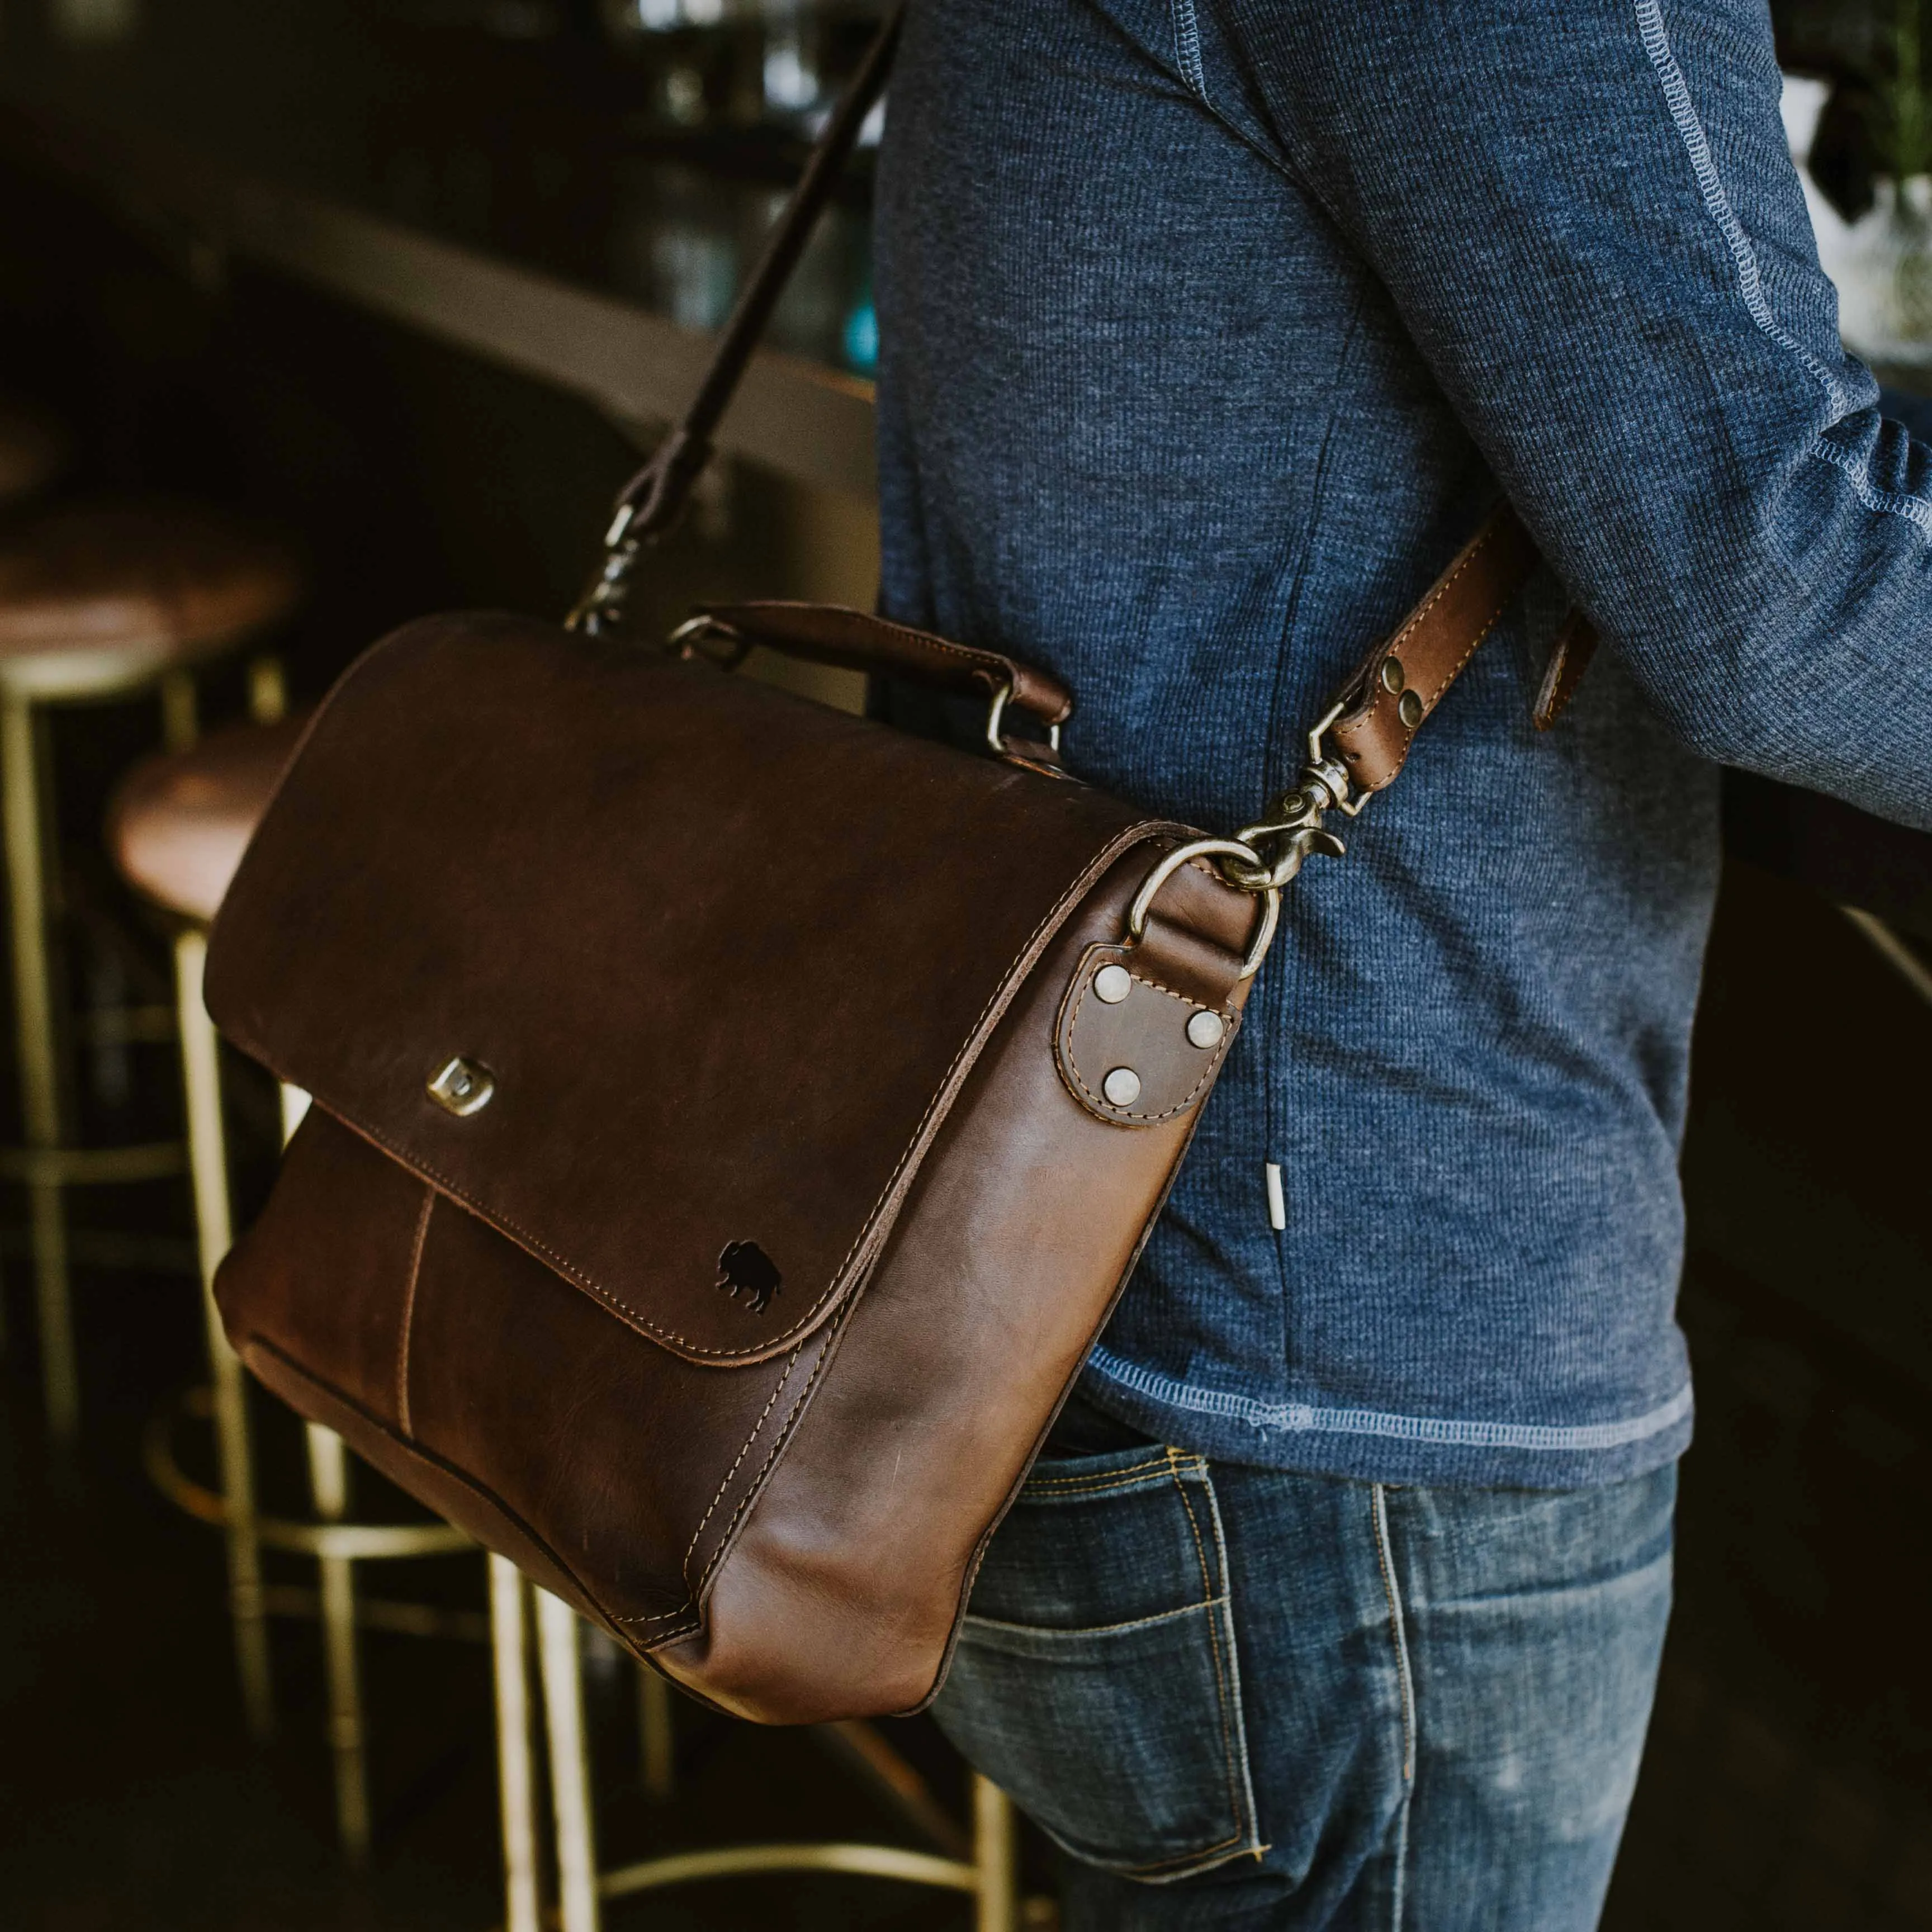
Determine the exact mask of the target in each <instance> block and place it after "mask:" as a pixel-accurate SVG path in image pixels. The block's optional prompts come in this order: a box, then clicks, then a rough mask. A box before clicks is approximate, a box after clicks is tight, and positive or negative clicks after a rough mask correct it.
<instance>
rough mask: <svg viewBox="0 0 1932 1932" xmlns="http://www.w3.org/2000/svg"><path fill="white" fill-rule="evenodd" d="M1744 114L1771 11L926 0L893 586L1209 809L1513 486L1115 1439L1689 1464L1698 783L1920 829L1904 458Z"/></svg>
mask: <svg viewBox="0 0 1932 1932" xmlns="http://www.w3.org/2000/svg"><path fill="white" fill-rule="evenodd" d="M1779 91H1780V80H1779V75H1778V69H1777V66H1776V63H1775V58H1774V57H1773V52H1772V37H1771V29H1770V25H1769V20H1768V18H1767V16H1766V10H1765V7H1764V4H1763V0H1668V4H1663V0H1562V4H1560V5H1559V4H1556V0H1484V4H1482V5H1473V4H1469V3H1468V0H1361V4H1358V5H1346V6H1337V5H1334V4H1333V0H1320V4H1317V0H913V4H912V9H911V15H910V24H909V27H908V30H907V37H906V40H905V43H904V51H903V53H902V55H901V59H900V64H899V67H898V72H897V74H896V76H895V80H894V82H893V86H892V100H891V104H890V110H889V115H888V117H887V130H886V144H885V148H884V150H883V156H882V160H881V172H880V202H879V262H878V300H879V312H880V323H881V331H882V336H881V347H882V356H881V363H880V410H879V436H880V482H881V489H882V496H883V529H884V538H885V570H884V588H883V597H884V604H885V607H886V609H887V610H889V612H890V613H892V614H893V615H894V616H898V617H901V618H902V619H907V620H908V621H910V622H916V623H920V624H925V625H932V627H934V628H938V629H939V630H941V631H945V632H947V633H948V634H950V635H953V636H955V637H961V638H965V639H968V640H971V641H973V642H975V643H986V644H992V645H996V646H999V647H1000V648H1001V649H1007V650H1010V651H1012V652H1015V653H1016V654H1017V655H1021V656H1023V657H1027V658H1032V659H1034V660H1035V661H1037V662H1040V663H1042V664H1045V665H1046V666H1048V667H1050V668H1051V669H1052V670H1054V671H1055V672H1056V673H1058V674H1059V675H1060V676H1062V677H1063V678H1064V679H1066V680H1067V682H1068V683H1069V684H1070V685H1071V686H1072V688H1073V690H1074V691H1075V692H1076V696H1077V700H1078V709H1077V710H1076V714H1075V716H1074V718H1073V722H1072V724H1071V725H1070V727H1069V729H1068V731H1067V751H1068V755H1069V757H1070V762H1071V763H1072V764H1073V766H1074V767H1075V769H1076V770H1078V771H1079V772H1080V773H1081V774H1082V775H1084V776H1085V777H1087V778H1091V780H1092V781H1094V782H1095V783H1097V784H1101V785H1103V786H1106V787H1108V788H1109V789H1110V790H1115V791H1116V792H1118V793H1121V794H1122V795H1124V796H1127V797H1129V798H1132V799H1136V800H1138V801H1139V802H1142V804H1144V805H1147V806H1149V807H1151V808H1157V809H1159V810H1161V811H1166V812H1170V813H1172V814H1174V815H1175V816H1176V817H1181V818H1183V819H1185V820H1190V821H1192V822H1193V823H1197V824H1199V825H1202V826H1205V827H1208V828H1211V829H1214V830H1217V831H1225V830H1229V829H1233V828H1234V827H1236V826H1240V825H1241V824H1243V823H1246V822H1247V821H1248V820H1250V819H1251V818H1252V817H1254V815H1255V814H1256V811H1257V810H1258V809H1259V807H1260V806H1261V805H1262V804H1263V803H1264V802H1265V801H1266V800H1267V799H1269V798H1270V797H1271V796H1274V794H1276V793H1278V792H1279V791H1280V790H1281V789H1282V788H1283V786H1284V785H1286V784H1287V783H1289V781H1291V780H1292V778H1293V777H1294V775H1295V770H1296V769H1297V766H1298V763H1299V760H1300V757H1301V751H1302V739H1303V736H1304V732H1305V730H1306V729H1307V726H1308V725H1309V724H1310V723H1311V722H1312V721H1313V720H1314V719H1315V718H1316V717H1317V716H1319V714H1320V712H1321V710H1322V706H1323V702H1324V700H1325V698H1326V697H1328V694H1330V692H1331V691H1332V690H1333V689H1334V688H1335V687H1336V685H1337V683H1338V682H1340V679H1341V677H1342V676H1343V673H1345V672H1346V670H1348V669H1349V667H1351V666H1352V665H1353V664H1355V662H1356V661H1357V660H1358V658H1359V657H1360V656H1361V653H1362V652H1363V651H1364V649H1366V648H1367V646H1369V644H1370V643H1372V642H1373V640H1375V639H1376V637H1378V636H1379V635H1381V634H1384V633H1385V632H1386V631H1388V628H1390V627H1391V625H1392V624H1394V622H1396V621H1397V619H1399V618H1400V616H1401V615H1402V614H1403V612H1404V611H1405V610H1406V608H1407V607H1408V606H1409V604H1411V602H1412V601H1413V600H1414V599H1415V598H1416V597H1417V596H1418V595H1419V594H1420V592H1421V591H1422V590H1423V589H1424V588H1425V587H1426V586H1427V584H1428V583H1429V582H1430V580H1431V579H1432V578H1433V577H1434V576H1435V575H1436V573H1437V572H1438V571H1439V570H1440V569H1441V568H1442V565H1443V564H1444V563H1445V562H1446V561H1447V560H1448V558H1449V557H1450V556H1451V555H1452V554H1453V553H1454V551H1455V550H1456V549H1457V547H1458V546H1459V545H1460V544H1461V543H1462V542H1463V540H1464V539H1465V538H1467V537H1468V536H1469V534H1470V533H1471V532H1472V530H1473V529H1475V526H1476V524H1477V523H1478V521H1479V520H1481V517H1482V515H1483V514H1484V512H1485V511H1486V510H1487V508H1488V507H1489V506H1490V504H1491V503H1492V502H1493V501H1494V499H1495V498H1496V496H1497V495H1498V494H1499V493H1506V494H1507V495H1508V497H1509V499H1511V502H1514V504H1515V505H1516V507H1517V509H1518V511H1520V513H1521V514H1522V516H1523V520H1524V521H1525V522H1526V523H1527V524H1528V525H1529V528H1530V529H1531V530H1532V532H1533V533H1534V535H1535V538H1536V540H1537V541H1538V544H1539V545H1540V546H1541V549H1542V551H1543V554H1544V556H1545V558H1546V559H1547V560H1548V568H1547V570H1546V571H1544V572H1542V573H1541V574H1539V576H1538V578H1537V579H1536V580H1535V581H1534V582H1533V583H1532V585H1531V586H1530V587H1529V590H1528V591H1527V592H1526V593H1525V595H1523V598H1522V599H1521V600H1520V604H1519V605H1518V606H1517V607H1516V608H1515V609H1514V610H1512V611H1511V613H1509V614H1508V616H1507V617H1506V618H1505V621H1504V622H1503V624H1502V626H1501V627H1500V628H1499V633H1498V634H1497V636H1496V637H1495V638H1493V640H1491V642H1490V643H1489V644H1487V646H1484V649H1483V651H1482V652H1481V653H1480V654H1479V655H1478V658H1476V660H1475V662H1474V663H1473V664H1472V666H1471V667H1470V669H1469V672H1468V673H1466V676H1465V677H1464V679H1463V682H1461V683H1460V685H1458V686H1457V688H1456V689H1455V691H1454V692H1453V693H1451V695H1450V696H1449V697H1448V699H1447V700H1445V703H1444V704H1443V706H1442V709H1441V710H1440V711H1439V712H1438V714H1437V715H1436V718H1435V719H1434V721H1433V722H1432V724H1431V725H1430V728H1429V730H1428V731H1427V733H1424V734H1423V736H1421V739H1419V740H1418V747H1417V749H1416V751H1415V755H1414V756H1413V757H1412V759H1411V760H1410V761H1409V766H1408V768H1407V769H1406V771H1405V772H1404V773H1403V775H1402V777H1401V778H1400V779H1399V780H1398V781H1397V784H1395V785H1394V787H1393V788H1392V789H1391V790H1390V791H1389V792H1388V793H1386V794H1385V796H1382V797H1380V798H1378V799H1376V801H1375V802H1374V803H1373V805H1371V806H1370V808H1369V810H1368V811H1367V812H1366V813H1365V814H1364V816H1363V817H1361V819H1359V820H1357V821H1356V822H1355V824H1354V825H1353V826H1351V827H1349V828H1347V829H1348V831H1349V846H1350V850H1349V856H1347V857H1346V859H1340V860H1331V859H1318V860H1316V861H1314V862H1312V863H1311V864H1310V866H1309V868H1308V869H1307V871H1306V872H1305V873H1304V875H1303V876H1302V877H1301V880H1299V881H1298V882H1297V883H1296V884H1295V886H1293V887H1292V889H1291V892H1290V902H1289V906H1288V908H1287V910H1286V916H1285V918H1284V920H1283V931H1282V933H1281V936H1280V938H1279V939H1278V940H1277V942H1276V945H1275V948H1274V954H1273V956H1272V957H1271V959H1270V960H1269V961H1268V965H1267V966H1266V968H1265V969H1264V972H1263V974H1262V980H1261V981H1260V983H1259V986H1258V988H1257V990H1256V998H1255V1002H1254V1004H1253V1006H1252V1007H1250V1019H1249V1022H1248V1025H1247V1028H1246V1029H1245V1030H1244V1033H1243V1034H1242V1037H1241V1040H1240V1041H1239V1043H1238V1046H1237V1048H1236V1050H1235V1053H1234V1055H1233V1056H1232V1059H1231V1063H1230V1064H1229V1067H1228V1070H1227V1071H1226V1074H1225V1076H1224V1077H1223V1080H1222V1082H1221V1084H1220V1089H1219V1091H1217V1094H1215V1096H1214V1100H1213V1101H1212V1102H1211V1105H1210V1106H1209V1108H1208V1110H1207V1115H1206V1118H1205V1120H1204V1122H1203V1124H1202V1129H1201V1132H1200V1134H1199V1139H1197V1142H1196V1145H1195V1148H1194V1151H1193V1154H1192V1155H1191V1156H1190V1159H1189V1160H1188V1163H1187V1166H1186V1168H1185V1169H1184V1172H1183V1175H1182V1178H1181V1181H1180V1184H1179V1185H1178V1187H1177V1189H1176V1190H1175V1195H1174V1197H1173V1201H1172V1205H1171V1206H1170V1208H1169V1211H1168V1212H1167V1214H1166V1216H1165V1217H1164V1218H1163V1221H1162V1223H1161V1224H1160V1227H1159V1229H1157V1232H1156V1235H1155V1237H1154V1241H1153V1242H1152V1244H1151V1246H1150V1247H1149V1249H1148V1253H1147V1255H1146V1257H1145V1260H1144V1261H1143V1262H1142V1265H1141V1267H1140V1268H1139V1272H1138V1274H1136V1278H1135V1280H1134V1281H1133V1284H1132V1285H1131V1286H1130V1289H1129V1291H1128V1293H1127V1298H1126V1300H1125V1301H1124V1303H1123V1304H1122V1307H1121V1310H1120V1313H1119V1314H1118V1316H1117V1318H1116V1319H1115V1321H1114V1322H1113V1323H1112V1326H1111V1327H1110V1328H1109V1331H1108V1332H1107V1333H1106V1335H1105V1336H1104V1337H1103V1340H1102V1343H1101V1345H1100V1347H1099V1349H1097V1351H1096V1352H1095V1354H1094V1357H1093V1358H1092V1361H1091V1365H1090V1367H1089V1370H1088V1375H1087V1378H1086V1382H1085V1388H1086V1390H1087V1391H1088V1394H1089V1395H1090V1397H1091V1399H1092V1400H1094V1402H1096V1403H1098V1404H1099V1405H1100V1406H1102V1407H1103V1408H1106V1409H1109V1410H1111V1411H1112V1412H1114V1413H1115V1414H1116V1415H1118V1416H1120V1417H1121V1418H1123V1419H1124V1420H1126V1421H1129V1422H1131V1423H1133V1424H1136V1425H1137V1426H1138V1427H1141V1428H1142V1429H1144V1430H1148V1431H1150V1432H1151V1433H1154V1434H1156V1435H1157V1436H1162V1437H1163V1438H1166V1439H1169V1440H1172V1441H1173V1442H1178V1443H1181V1444H1183V1445H1187V1446H1188V1447H1190V1448H1195V1449H1197V1450H1199V1451H1203V1452H1205V1453H1206V1454H1210V1455H1215V1456H1222V1457H1230V1458H1234V1459H1238V1460H1243V1461H1246V1462H1250V1463H1261V1464H1263V1465H1268V1466H1277V1467H1280V1468H1284V1469H1301V1470H1310V1471H1327V1472H1334V1473H1337V1474H1340V1475H1352V1476H1358V1477H1366V1478H1376V1479H1380V1480H1387V1481H1424V1482H1469V1483H1508V1484H1532V1485H1556V1486H1562V1485H1571V1484H1586V1483H1594V1482H1600V1481H1609V1480H1611V1479H1613V1478H1618V1477H1621V1476H1624V1475H1631V1474H1633V1473H1634V1472H1638V1471H1640V1470H1643V1469H1649V1468H1651V1467H1652V1466H1655V1465H1657V1464H1658V1463H1662V1462H1664V1461H1666V1460H1668V1459H1669V1458H1670V1457H1673V1456H1675V1455H1676V1454H1678V1453H1679V1451H1681V1450H1682V1448H1683V1446H1684V1445H1685V1442H1687V1441H1688V1437H1689V1433H1690V1428H1691V1394H1690V1388H1689V1383H1688V1372H1687V1368H1686V1363H1685V1352H1684V1348H1683V1344H1682V1337H1681V1336H1680V1334H1679V1331H1678V1329H1677V1327H1676V1322H1675V1320H1674V1317H1673V1304H1674V1301H1675V1297H1676V1286H1677V1280H1678V1276H1679V1269H1680V1267H1681V1264H1682V1249H1683V1217H1682V1205H1681V1201H1680V1196H1679V1187H1678V1181H1677V1171H1676V1169H1677V1153H1678V1145H1679V1138H1680V1135H1681V1133H1682V1124H1683V1120H1684V1112H1685V1083H1686V1077H1687V1068H1688V1049H1689V1040H1690V1032H1691V1015H1692V1010H1693V1007H1694V1004H1695V1001H1696V998H1697V982H1698V975H1699V971H1700V964H1701V961H1702V956H1703V947H1704V943H1705V938H1706V931H1707V929H1708V927H1709V920H1710V914H1711V907H1712V896H1713V891H1714V887H1715V880H1716V874H1717V866H1718V816H1717V765H1718V762H1720V761H1723V762H1729V763H1735V764H1738V765H1742V766H1748V767H1750V768H1751V769H1755V770H1757V771H1760V772H1768V773H1769V774H1772V775H1774V776H1776V777H1779V778H1787V779H1790V780H1793V781H1796V782H1797V783H1799V784H1804V785H1808V786H1811V787H1814V788H1816V789H1817V790H1822V791H1826V792H1831V793H1836V794H1838V796H1841V797H1843V798H1846V799H1850V800H1852V802H1855V803H1856V804H1858V805H1862V806H1864V808H1867V810H1869V811H1876V812H1879V813H1882V814H1887V815H1889V816H1891V817H1894V818H1897V819H1899V820H1903V821H1905V822H1906V823H1911V824H1915V825H1919V826H1932V647H1928V643H1927V625H1928V620H1932V453H1929V452H1928V451H1927V449H1926V448H1925V446H1923V445H1921V444H1919V443H1915V442H1913V441H1912V439H1911V438H1910V437H1909V436H1908V435H1907V434H1906V432H1905V431H1903V429H1901V428H1899V427H1898V426H1897V425H1895V424H1894V423H1891V422H1887V421H1885V420H1884V419H1882V416H1881V415H1880V413H1879V407H1878V397H1877V391H1876V388H1875V387H1874V386H1873V383H1872V380H1871V379H1870V377H1869V376H1868V375H1867V373H1866V372H1865V371H1864V369H1862V368H1860V367H1859V366H1858V364H1857V363H1855V362H1853V361H1852V360H1851V359H1849V358H1848V357H1847V356H1846V355H1845V354H1844V353H1843V350H1841V347H1840V345H1839V342H1838V326H1837V305H1836V301H1835V296H1834V293H1833V291H1832V287H1831V285H1830V284H1829V282H1828V281H1826V278H1825V276H1824V275H1823V274H1822V273H1821V272H1820V269H1819V266H1818V262H1817V252H1816V250H1815V248H1814V244H1813V240H1812V236H1811V230H1810V227H1809V225H1808V220H1807V217H1806V214H1805V203H1804V199H1803V197H1802V193H1801V191H1800V188H1799V181H1798V179H1797V177H1796V173H1795V172H1794V170H1793V166H1792V164H1791V161H1790V157H1789V154H1788V153H1787V146H1786V140H1785V135H1784V127H1783V124H1782V122H1781V118H1780V115H1779V111H1778V97H1779ZM1573 601H1574V603H1576V604H1580V606H1581V607H1583V610H1585V611H1586V612H1587V613H1589V616H1591V617H1592V619H1594V620H1595V623H1596V625H1597V626H1598V629H1599V630H1600V631H1601V634H1602V637H1603V639H1604V649H1602V650H1601V651H1600V652H1599V653H1598V661H1597V662H1596V664H1595V666H1594V667H1592V670H1591V672H1590V673H1589V676H1588V677H1587V679H1586V680H1585V682H1584V684H1583V688H1582V689H1581V691H1580V694H1579V695H1578V697H1577V700H1576V702H1575V703H1574V706H1572V708H1571V711H1570V712H1569V713H1568V715H1566V717H1565V718H1564V720H1563V721H1562V723H1561V724H1560V725H1559V727H1557V729H1556V730H1554V731H1553V732H1550V733H1548V734H1547V735H1544V736H1538V734H1537V733H1535V732H1534V731H1533V730H1532V728H1531V725H1530V721H1529V720H1530V709H1531V700H1532V694H1533V693H1534V691H1535V688H1536V686H1537V684H1538V680H1539V679H1540V678H1541V674H1542V671H1543V669H1544V662H1545V660H1546V658H1547V651H1548V646H1549V641H1550V637H1551V635H1552V634H1553V631H1554V628H1555V627H1556V624H1557V622H1559V620H1560V619H1561V617H1562V613H1563V612H1564V610H1565V608H1566V607H1568V605H1569V604H1571V603H1572V602H1573ZM1270 1163H1273V1164H1274V1165H1275V1166H1278V1167H1279V1169H1280V1175H1281V1178H1282V1184H1283V1186H1282V1196H1283V1207H1284V1208H1285V1210H1286V1213H1285V1219H1286V1227H1284V1228H1283V1229H1280V1230H1279V1231H1277V1230H1276V1229H1274V1228H1273V1227H1271V1225H1270V1223H1271V1216H1270V1214H1269V1207H1268V1194H1267V1189H1266V1182H1265V1171H1266V1169H1267V1166H1268V1165H1269V1164H1270Z"/></svg>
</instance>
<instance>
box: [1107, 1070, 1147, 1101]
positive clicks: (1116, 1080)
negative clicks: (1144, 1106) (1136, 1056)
mask: <svg viewBox="0 0 1932 1932" xmlns="http://www.w3.org/2000/svg"><path fill="white" fill-rule="evenodd" d="M1100 1091H1101V1092H1102V1093H1103V1094H1106V1097H1107V1105H1108V1106H1110V1107H1131V1106H1133V1104H1134V1103H1135V1102H1136V1100H1139V1098H1140V1097H1141V1076H1139V1074H1138V1073H1136V1072H1135V1071H1134V1070H1133V1068H1132V1067H1115V1069H1114V1070H1113V1072H1112V1073H1110V1074H1109V1075H1108V1076H1107V1077H1106V1079H1104V1080H1103V1081H1102V1082H1100Z"/></svg>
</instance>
